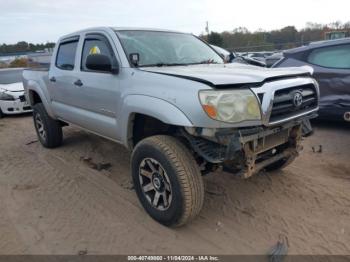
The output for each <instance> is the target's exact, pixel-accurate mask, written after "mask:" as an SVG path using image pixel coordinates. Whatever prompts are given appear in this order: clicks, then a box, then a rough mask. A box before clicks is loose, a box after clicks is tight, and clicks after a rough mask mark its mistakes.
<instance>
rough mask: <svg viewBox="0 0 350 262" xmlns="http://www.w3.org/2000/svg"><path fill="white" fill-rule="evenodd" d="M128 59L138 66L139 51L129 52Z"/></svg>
mask: <svg viewBox="0 0 350 262" xmlns="http://www.w3.org/2000/svg"><path fill="white" fill-rule="evenodd" d="M129 59H130V62H131V64H132V65H134V66H138V65H139V61H140V54H139V53H131V54H130V55H129Z"/></svg>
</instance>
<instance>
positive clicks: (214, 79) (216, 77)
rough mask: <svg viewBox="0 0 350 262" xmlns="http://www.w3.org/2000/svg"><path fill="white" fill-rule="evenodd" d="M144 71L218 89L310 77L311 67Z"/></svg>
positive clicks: (201, 67) (194, 67)
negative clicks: (295, 77) (196, 82)
mask: <svg viewBox="0 0 350 262" xmlns="http://www.w3.org/2000/svg"><path fill="white" fill-rule="evenodd" d="M140 69H141V70H143V71H147V72H152V73H159V74H165V75H171V76H174V77H181V78H185V79H190V80H193V81H198V82H203V83H206V84H208V85H211V86H215V87H217V88H220V87H224V86H227V85H229V86H232V85H237V86H240V85H245V84H255V85H259V84H262V83H263V82H266V81H272V80H277V79H282V78H288V77H294V76H310V75H312V73H313V70H312V68H311V67H309V66H305V67H290V68H263V67H258V66H251V65H244V64H239V63H237V64H236V63H233V64H201V65H188V66H163V67H144V68H140Z"/></svg>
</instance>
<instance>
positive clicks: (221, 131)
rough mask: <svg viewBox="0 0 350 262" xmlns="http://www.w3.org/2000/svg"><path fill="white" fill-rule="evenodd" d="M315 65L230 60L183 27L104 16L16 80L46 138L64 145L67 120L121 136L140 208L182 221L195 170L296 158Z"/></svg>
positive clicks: (193, 198)
mask: <svg viewBox="0 0 350 262" xmlns="http://www.w3.org/2000/svg"><path fill="white" fill-rule="evenodd" d="M311 75H312V71H311V70H310V69H309V68H283V69H266V68H261V67H254V66H249V65H243V64H226V63H225V62H224V60H223V59H222V57H221V56H220V55H219V54H218V53H217V52H216V51H215V50H213V49H212V48H211V47H210V46H209V45H207V44H206V43H205V42H203V41H202V40H201V39H199V38H197V37H196V36H194V35H191V34H186V33H180V32H173V31H166V30H153V29H140V28H136V29H135V28H109V27H101V28H92V29H87V30H82V31H79V32H75V33H72V34H69V35H66V36H63V37H62V38H60V39H59V41H58V43H57V45H56V48H55V51H54V53H53V57H52V61H51V65H50V69H49V70H48V71H47V70H44V69H42V70H40V69H38V70H25V71H24V73H23V79H24V80H23V81H24V86H25V90H26V96H27V99H28V101H29V102H30V105H31V106H32V107H33V118H34V126H35V129H36V132H37V134H38V138H39V140H40V142H41V144H42V145H43V146H44V147H47V148H54V147H57V146H60V145H61V144H62V127H64V126H66V125H69V124H72V125H75V126H78V127H81V128H83V129H85V130H88V131H90V132H92V133H95V134H97V135H100V136H102V137H105V138H107V139H110V140H112V141H115V142H118V143H121V144H123V145H124V146H125V147H127V148H128V149H129V150H130V151H132V157H131V172H132V178H133V183H134V186H135V190H136V193H137V196H138V198H139V200H140V202H141V204H142V206H143V207H144V209H145V210H146V211H147V212H148V214H149V215H150V216H151V217H153V218H154V219H155V220H157V221H158V222H160V223H162V224H164V225H167V226H180V225H183V224H185V223H186V222H188V221H189V220H191V219H192V218H194V217H195V216H196V215H197V214H198V213H199V212H200V210H201V207H202V205H203V199H204V186H203V180H202V175H204V174H207V173H209V172H212V171H214V170H216V169H218V168H225V170H228V171H230V172H233V173H236V174H237V175H239V176H241V177H243V178H248V177H250V176H252V175H253V174H256V173H258V172H259V171H261V170H266V171H271V170H275V169H279V168H282V167H284V166H286V165H287V164H289V163H291V162H292V161H293V160H294V158H295V157H296V156H297V155H298V152H299V151H300V150H301V145H300V142H301V136H302V131H301V130H302V122H305V121H308V119H310V118H312V117H314V116H315V115H316V113H317V110H318V100H319V90H318V84H317V82H316V81H315V80H314V79H313V78H312V77H311Z"/></svg>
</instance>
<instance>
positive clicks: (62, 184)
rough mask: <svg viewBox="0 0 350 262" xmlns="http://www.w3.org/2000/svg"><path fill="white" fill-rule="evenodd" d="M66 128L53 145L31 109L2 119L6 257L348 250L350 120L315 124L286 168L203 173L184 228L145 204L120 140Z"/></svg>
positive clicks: (0, 234) (1, 232) (0, 239)
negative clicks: (198, 201) (195, 210)
mask: <svg viewBox="0 0 350 262" xmlns="http://www.w3.org/2000/svg"><path fill="white" fill-rule="evenodd" d="M64 134H65V142H64V145H63V146H62V147H60V148H58V149H55V150H48V149H44V148H43V147H41V146H40V144H39V143H38V142H37V141H36V135H35V132H34V129H33V124H32V119H31V117H30V116H20V117H7V118H5V119H1V120H0V141H1V144H0V254H78V253H79V252H80V253H81V252H83V253H87V254H206V253H208V254H209V253H210V254H266V253H267V252H268V251H269V250H270V249H271V247H272V246H273V245H275V244H276V242H277V241H278V239H279V237H280V236H283V237H285V238H287V239H288V244H289V250H288V252H289V253H290V254H349V253H350V158H349V153H350V135H349V134H350V125H347V126H345V125H341V126H339V125H337V126H335V125H332V126H330V127H329V126H328V127H327V126H326V125H325V124H317V125H316V129H315V134H314V135H313V136H312V137H309V138H308V139H306V140H305V141H304V151H303V153H302V154H301V157H300V158H298V159H297V161H295V162H294V163H293V164H292V165H291V166H289V167H288V168H286V169H285V170H284V171H278V172H275V173H272V174H269V175H267V174H261V175H258V176H255V177H253V178H251V179H248V180H240V179H238V178H236V177H235V176H233V175H231V174H227V173H222V172H217V173H214V174H211V175H208V176H206V177H205V184H206V196H205V204H204V208H203V211H202V212H201V214H200V216H199V217H198V219H197V220H195V221H194V222H193V223H191V224H189V225H187V226H185V227H183V228H180V229H169V228H166V227H163V226H161V225H159V224H158V223H156V222H154V221H153V220H152V219H151V218H150V217H148V215H147V214H146V213H145V212H144V211H143V210H142V208H141V205H140V204H139V203H138V200H137V198H136V194H135V192H134V191H133V189H132V185H131V183H130V176H129V173H130V170H129V169H130V168H129V153H128V152H127V151H126V150H125V149H124V148H123V147H122V146H120V145H118V144H114V143H112V142H109V141H107V140H105V139H102V138H99V137H97V136H95V135H92V134H89V133H86V132H84V131H80V130H78V129H76V128H73V127H67V128H65V133H64ZM319 145H322V152H317V151H318V150H319ZM312 147H314V149H315V151H316V152H315V153H314V152H313V149H312ZM101 163H102V164H106V163H110V164H111V167H110V168H109V169H107V170H101V171H98V170H96V168H97V169H99V168H101V167H102V168H103V167H107V168H108V165H106V166H104V165H100V164H101Z"/></svg>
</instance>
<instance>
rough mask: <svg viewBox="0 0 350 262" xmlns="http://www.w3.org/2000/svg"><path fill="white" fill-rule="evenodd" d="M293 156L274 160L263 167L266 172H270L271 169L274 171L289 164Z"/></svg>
mask: <svg viewBox="0 0 350 262" xmlns="http://www.w3.org/2000/svg"><path fill="white" fill-rule="evenodd" d="M294 159H295V157H292V156H291V157H288V158H282V159H280V160H278V161H276V162H275V163H272V164H270V165H268V166H266V167H265V171H267V172H272V171H276V170H279V169H283V168H285V167H286V166H289V165H290V164H291V163H293V161H294Z"/></svg>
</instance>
